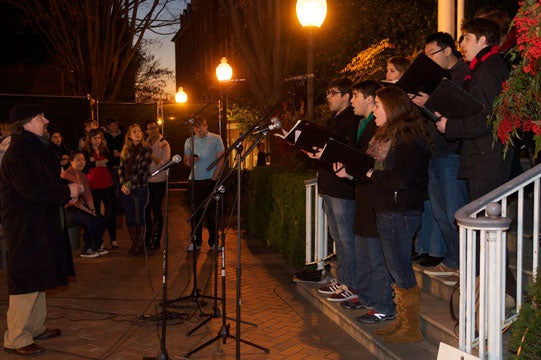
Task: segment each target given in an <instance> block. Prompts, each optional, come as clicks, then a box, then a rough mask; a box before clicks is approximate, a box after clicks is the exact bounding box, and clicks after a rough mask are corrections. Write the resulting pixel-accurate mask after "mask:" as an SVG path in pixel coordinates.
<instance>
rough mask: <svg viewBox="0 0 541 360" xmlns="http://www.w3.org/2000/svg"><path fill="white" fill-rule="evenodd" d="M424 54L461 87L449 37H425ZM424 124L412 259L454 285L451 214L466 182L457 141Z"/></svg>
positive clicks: (463, 199)
mask: <svg viewBox="0 0 541 360" xmlns="http://www.w3.org/2000/svg"><path fill="white" fill-rule="evenodd" d="M425 55H426V56H428V57H429V58H430V59H432V60H433V61H434V62H435V63H436V64H438V65H439V66H441V67H442V68H444V69H446V70H447V71H449V74H450V75H451V81H452V82H454V83H455V84H456V85H458V86H459V87H460V88H462V85H463V83H464V78H465V77H466V76H467V75H468V74H469V73H470V69H469V67H468V65H467V64H466V63H465V62H464V60H463V59H462V58H461V55H460V54H459V53H458V51H457V50H456V46H455V40H454V39H453V37H452V36H451V35H450V34H447V33H444V32H437V33H434V34H432V35H430V36H428V37H427V39H426V41H425ZM408 95H410V96H411V95H412V94H408ZM428 99H429V95H427V94H425V93H423V92H421V93H420V94H419V95H418V96H417V97H415V98H414V99H412V101H413V103H415V104H416V105H417V106H419V107H422V106H424V105H425V103H426V101H427V100H428ZM425 124H426V127H427V130H428V133H429V136H430V141H431V143H432V146H433V149H432V158H431V159H430V163H429V165H428V196H429V199H428V200H427V201H426V202H425V209H424V212H423V224H422V226H421V230H420V231H419V236H418V239H417V242H416V244H415V251H416V253H417V255H416V257H414V259H413V260H414V261H416V262H419V263H420V265H421V266H424V267H425V268H424V271H425V273H426V274H427V275H430V276H442V278H441V279H442V280H443V281H444V283H445V284H447V285H454V284H456V282H457V281H458V268H459V261H458V260H459V254H458V253H459V237H458V228H457V226H456V222H455V212H456V211H457V210H458V209H460V208H461V207H462V206H464V205H466V203H467V200H468V189H467V183H466V181H465V180H464V179H459V178H458V168H459V164H460V159H459V152H460V141H458V140H449V139H447V138H446V137H445V135H444V134H442V133H440V132H439V131H438V129H437V128H436V123H435V122H434V121H433V120H432V119H431V118H428V117H427V118H426V121H425ZM440 263H441V265H440Z"/></svg>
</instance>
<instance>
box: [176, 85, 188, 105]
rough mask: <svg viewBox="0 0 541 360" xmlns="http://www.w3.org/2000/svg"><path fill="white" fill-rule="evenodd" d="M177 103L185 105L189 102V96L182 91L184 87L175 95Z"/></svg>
mask: <svg viewBox="0 0 541 360" xmlns="http://www.w3.org/2000/svg"><path fill="white" fill-rule="evenodd" d="M175 101H176V102H177V103H185V102H187V101H188V94H186V92H185V91H184V89H182V86H181V87H179V88H178V91H177V93H176V94H175Z"/></svg>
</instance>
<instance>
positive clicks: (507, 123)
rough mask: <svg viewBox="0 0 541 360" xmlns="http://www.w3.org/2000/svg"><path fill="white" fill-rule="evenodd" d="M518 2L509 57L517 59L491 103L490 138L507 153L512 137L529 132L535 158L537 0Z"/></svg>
mask: <svg viewBox="0 0 541 360" xmlns="http://www.w3.org/2000/svg"><path fill="white" fill-rule="evenodd" d="M519 5H520V9H519V10H518V12H517V15H516V16H515V18H514V19H513V24H512V26H514V27H515V30H516V36H517V39H516V46H515V47H514V49H512V50H511V51H512V53H511V59H520V60H519V62H518V64H516V65H515V66H513V69H512V70H511V75H510V77H509V80H507V81H505V82H504V83H503V84H502V89H503V90H502V92H501V94H500V95H499V96H498V97H497V98H496V100H495V102H494V119H493V120H494V140H495V141H497V140H499V141H501V142H502V143H503V145H504V149H505V152H507V150H508V149H509V147H510V146H513V145H514V142H513V141H514V140H516V139H522V138H523V135H524V134H525V133H528V132H530V133H532V136H533V139H534V141H535V154H534V157H536V156H537V154H538V153H539V151H540V150H541V71H540V69H539V66H540V64H541V62H540V57H541V30H540V22H541V0H524V1H522V2H519Z"/></svg>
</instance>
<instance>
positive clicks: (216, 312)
mask: <svg viewBox="0 0 541 360" xmlns="http://www.w3.org/2000/svg"><path fill="white" fill-rule="evenodd" d="M224 192H225V188H224V186H223V185H220V186H216V187H215V188H214V190H213V192H212V194H211V195H212V198H213V199H214V200H215V201H216V208H215V214H214V217H215V222H216V224H218V220H219V211H221V214H222V219H221V220H222V221H221V224H222V228H221V231H222V234H221V240H222V241H221V248H220V249H221V251H223V249H224V246H225V245H224V239H225V232H224V225H223V202H222V198H223V194H224ZM220 204H221V210H220V207H219V205H220ZM218 245H219V244H218V243H217V244H216V246H218ZM217 250H218V248H216V251H217ZM213 256H214V296H213V305H212V314H210V315H209V316H208V317H207V318H206V319H205V320H204V321H202V322H201V323H200V324H199V325H197V326H196V327H194V328H193V329H191V330H190V331H188V332H187V333H186V335H187V336H190V335H192V334H193V333H194V332H195V331H197V329H199V328H200V327H202V326H203V325H205V324H206V323H208V322H209V321H210V320H211V319H213V318H219V317H220V309H219V308H218V253H217V252H215V253H214V254H213ZM222 258H223V253H222ZM222 276H225V264H224V266H222ZM222 285H223V283H222ZM222 299H224V302H225V294H222ZM224 312H225V309H224ZM203 347H204V346H203Z"/></svg>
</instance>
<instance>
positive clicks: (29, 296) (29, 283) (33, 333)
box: [0, 104, 82, 355]
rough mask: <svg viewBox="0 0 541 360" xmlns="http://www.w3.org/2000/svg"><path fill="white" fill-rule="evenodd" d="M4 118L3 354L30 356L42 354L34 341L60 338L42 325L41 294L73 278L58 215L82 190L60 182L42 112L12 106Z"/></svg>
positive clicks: (0, 186)
mask: <svg viewBox="0 0 541 360" xmlns="http://www.w3.org/2000/svg"><path fill="white" fill-rule="evenodd" d="M10 118H11V120H12V121H13V122H14V126H13V129H14V133H13V135H12V139H11V145H10V147H9V148H8V150H7V151H6V153H5V155H4V158H3V160H2V165H1V167H0V214H1V218H2V226H3V229H4V236H5V239H6V248H7V249H6V257H7V259H6V263H7V284H8V292H9V308H8V311H7V331H6V333H5V335H4V350H5V351H7V352H13V353H16V354H19V355H34V354H39V353H42V352H43V351H45V349H44V348H43V347H41V346H39V345H37V344H36V343H35V342H34V340H36V339H37V340H40V339H49V338H51V337H55V336H59V335H60V334H61V331H60V329H47V328H46V327H45V320H46V318H47V308H46V300H45V291H46V290H48V289H53V288H56V287H59V286H63V285H67V283H68V275H70V274H73V262H72V259H71V252H70V248H69V243H68V242H67V241H66V238H65V236H64V231H63V227H62V223H61V211H62V207H63V206H64V205H65V204H67V203H68V202H69V201H70V199H76V198H77V196H78V195H79V193H80V192H81V191H82V190H81V189H80V185H77V184H67V183H65V182H64V181H63V180H62V179H61V178H60V166H59V164H58V161H57V160H56V158H55V156H54V154H53V153H52V150H51V149H50V147H49V146H48V141H47V140H46V139H44V138H43V134H44V131H45V126H46V125H47V124H48V123H49V120H47V118H45V116H44V114H43V109H42V108H41V107H40V106H37V105H31V104H27V105H17V106H15V107H14V108H13V109H11V112H10Z"/></svg>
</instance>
